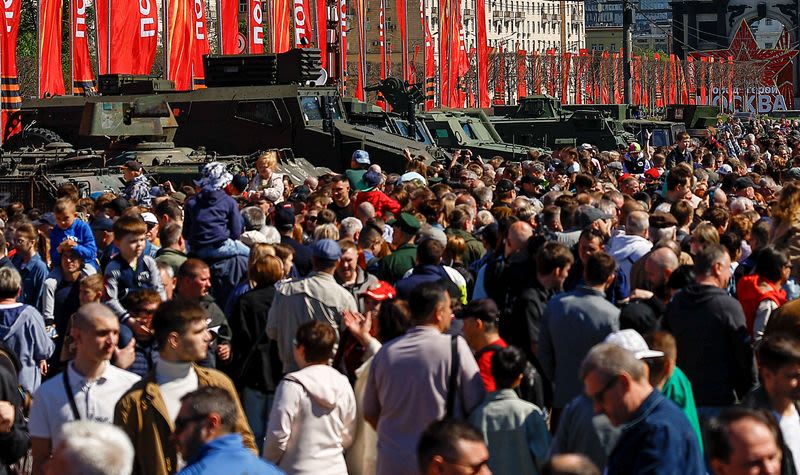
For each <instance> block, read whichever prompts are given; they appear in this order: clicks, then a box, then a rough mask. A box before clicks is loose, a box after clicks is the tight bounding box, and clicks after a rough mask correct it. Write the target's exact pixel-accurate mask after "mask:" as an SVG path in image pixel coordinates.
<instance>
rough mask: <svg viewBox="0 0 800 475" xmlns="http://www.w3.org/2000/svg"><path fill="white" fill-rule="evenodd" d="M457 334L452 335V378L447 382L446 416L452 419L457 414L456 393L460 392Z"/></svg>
mask: <svg viewBox="0 0 800 475" xmlns="http://www.w3.org/2000/svg"><path fill="white" fill-rule="evenodd" d="M457 338H458V337H457V336H456V335H451V336H450V378H449V381H448V383H447V406H446V412H445V417H446V418H448V419H452V418H453V417H454V416H455V405H456V395H457V394H458V372H459V363H460V362H459V358H458V340H457Z"/></svg>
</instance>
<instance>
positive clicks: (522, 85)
mask: <svg viewBox="0 0 800 475" xmlns="http://www.w3.org/2000/svg"><path fill="white" fill-rule="evenodd" d="M527 58H528V55H527V53H526V52H525V50H519V51H517V99H518V100H519V99H522V98H523V97H527V96H528V77H527V69H526V66H527V65H526V64H525V63H526V60H527Z"/></svg>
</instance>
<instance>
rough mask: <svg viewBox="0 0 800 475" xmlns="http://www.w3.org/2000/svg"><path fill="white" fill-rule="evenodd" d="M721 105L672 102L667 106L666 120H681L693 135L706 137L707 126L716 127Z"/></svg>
mask: <svg viewBox="0 0 800 475" xmlns="http://www.w3.org/2000/svg"><path fill="white" fill-rule="evenodd" d="M718 116H719V107H717V106H700V105H689V104H671V105H668V106H667V108H666V114H665V116H664V119H665V120H668V121H670V122H680V123H682V124H683V125H684V126H685V127H686V131H687V132H689V135H691V136H692V137H698V138H704V137H705V136H706V127H716V125H717V117H718Z"/></svg>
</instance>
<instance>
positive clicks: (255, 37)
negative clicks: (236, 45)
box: [247, 0, 289, 54]
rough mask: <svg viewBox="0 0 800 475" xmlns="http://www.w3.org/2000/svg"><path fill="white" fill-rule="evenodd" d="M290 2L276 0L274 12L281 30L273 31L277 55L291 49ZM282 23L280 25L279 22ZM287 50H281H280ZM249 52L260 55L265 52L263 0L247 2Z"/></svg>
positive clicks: (273, 45) (276, 22) (248, 0)
mask: <svg viewBox="0 0 800 475" xmlns="http://www.w3.org/2000/svg"><path fill="white" fill-rule="evenodd" d="M288 2H289V0H274V1H273V2H272V5H273V8H274V11H273V12H272V14H273V18H274V19H275V24H276V25H281V28H273V29H272V35H273V37H272V47H273V48H274V49H275V51H274V52H275V53H282V52H283V51H286V50H288V49H289V41H288V40H289V12H288V11H287V9H288V7H289V4H288ZM279 19H280V21H282V23H279V22H278V21H279ZM281 47H283V48H285V49H280V50H279V48H281ZM247 52H248V53H250V54H260V53H263V52H264V4H263V3H262V2H261V0H247Z"/></svg>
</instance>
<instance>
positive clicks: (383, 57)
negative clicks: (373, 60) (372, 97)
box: [376, 0, 387, 110]
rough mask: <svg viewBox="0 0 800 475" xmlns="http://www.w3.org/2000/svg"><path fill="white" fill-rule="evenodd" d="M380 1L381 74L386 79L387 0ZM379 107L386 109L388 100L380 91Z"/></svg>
mask: <svg viewBox="0 0 800 475" xmlns="http://www.w3.org/2000/svg"><path fill="white" fill-rule="evenodd" d="M379 2H380V12H379V13H378V47H379V48H380V53H381V67H380V74H381V80H384V79H386V75H387V74H386V73H387V71H386V0H379ZM376 103H377V105H378V107H380V108H381V109H383V110H386V108H387V107H386V102H385V101H384V100H383V95H381V93H378V99H377V101H376Z"/></svg>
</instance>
